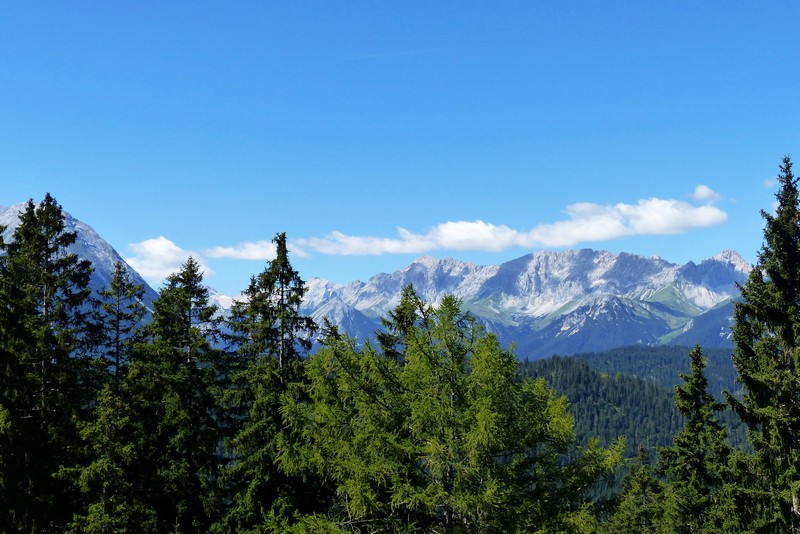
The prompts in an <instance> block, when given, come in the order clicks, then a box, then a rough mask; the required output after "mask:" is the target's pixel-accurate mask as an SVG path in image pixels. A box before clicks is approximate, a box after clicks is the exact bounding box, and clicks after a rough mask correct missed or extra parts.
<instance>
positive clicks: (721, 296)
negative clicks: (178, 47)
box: [0, 204, 751, 359]
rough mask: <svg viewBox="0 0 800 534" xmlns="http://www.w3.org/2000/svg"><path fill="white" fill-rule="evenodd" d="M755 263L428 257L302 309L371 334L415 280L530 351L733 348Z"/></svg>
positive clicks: (104, 253) (106, 273)
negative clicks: (736, 305)
mask: <svg viewBox="0 0 800 534" xmlns="http://www.w3.org/2000/svg"><path fill="white" fill-rule="evenodd" d="M22 209H24V204H17V205H15V206H11V207H8V208H4V207H0V225H5V226H7V229H6V230H5V232H4V234H3V236H4V238H5V239H6V241H9V240H10V239H11V234H12V232H13V229H14V227H15V226H16V224H17V213H19V211H20V210H22ZM64 213H65V222H66V227H67V230H69V231H75V232H77V234H78V239H77V241H76V243H75V244H74V245H73V246H72V249H71V252H74V253H76V254H78V256H80V257H81V258H85V259H88V260H90V261H91V262H92V263H93V265H94V268H95V272H94V275H93V279H92V287H93V288H95V289H102V288H104V287H105V286H106V284H107V283H108V281H109V280H110V279H111V273H112V272H113V266H114V263H115V262H116V261H123V260H122V258H121V257H120V255H119V254H118V253H117V252H116V251H115V250H114V248H113V247H112V246H111V245H109V244H108V243H107V242H106V241H105V240H103V239H102V238H101V237H100V236H99V235H98V234H97V233H96V232H95V231H94V230H93V229H92V228H91V227H89V226H88V225H86V224H84V223H82V222H81V221H79V220H77V219H75V218H74V217H72V216H71V215H69V214H68V213H66V212H64ZM750 269H751V267H750V265H748V264H747V262H745V261H744V260H743V259H742V257H741V256H740V255H739V254H737V253H736V252H734V251H730V250H726V251H723V252H722V253H720V254H718V255H716V256H714V257H712V258H709V259H706V260H704V261H702V262H701V263H700V264H695V263H693V262H689V263H687V264H685V265H677V264H674V263H670V262H668V261H666V260H663V259H661V258H658V257H643V256H637V255H634V254H627V253H621V254H612V253H610V252H606V251H597V250H591V249H582V250H566V251H560V252H549V251H546V252H536V253H533V254H528V255H525V256H522V257H520V258H517V259H515V260H511V261H508V262H506V263H503V264H500V265H476V264H473V263H467V262H462V261H459V260H455V259H452V258H446V259H436V258H433V257H430V256H423V257H421V258H419V259H417V260H416V261H414V262H413V263H412V264H411V265H409V266H408V267H406V268H404V269H402V270H399V271H396V272H394V273H388V274H387V273H380V274H376V275H375V276H373V277H371V278H370V279H369V280H367V281H366V282H361V281H354V282H352V283H349V284H343V285H341V284H334V283H332V282H330V281H327V280H324V279H320V278H314V279H311V280H309V281H308V282H307V287H308V292H307V294H306V298H305V301H304V303H303V307H302V310H301V311H302V312H303V313H304V314H307V315H310V316H312V317H313V318H314V319H315V320H316V321H317V322H318V323H321V322H322V319H323V318H324V317H327V318H329V319H330V320H331V321H333V322H334V323H335V324H337V325H339V327H340V329H341V330H343V331H346V332H347V333H349V334H350V335H352V336H354V337H356V338H358V339H359V340H362V341H364V340H367V339H370V338H372V337H373V335H374V332H375V330H376V329H378V328H379V327H380V319H381V318H382V317H386V316H387V314H388V312H389V311H390V310H392V309H393V308H394V307H395V306H396V305H397V304H398V302H399V300H400V295H401V292H402V289H403V287H404V286H406V285H408V284H413V286H414V288H415V290H416V291H417V293H418V294H419V295H420V297H422V298H423V299H424V300H425V301H427V302H429V303H431V304H437V303H439V302H440V301H441V299H442V297H443V296H444V295H445V294H453V295H455V296H456V297H458V298H459V299H461V301H462V303H463V307H464V308H465V309H468V310H470V311H471V312H472V313H473V314H474V315H475V316H476V317H477V318H478V319H479V320H480V321H482V322H483V323H484V324H485V325H486V328H487V329H489V330H490V331H492V332H495V333H497V335H498V337H499V338H500V339H501V341H502V342H503V343H505V344H510V343H514V345H515V346H516V354H517V355H518V356H519V357H520V358H531V359H536V358H542V357H547V356H550V355H552V354H562V355H566V354H574V353H578V352H589V351H603V350H608V349H611V348H615V347H622V346H628V345H644V346H655V345H666V344H673V345H694V344H695V343H700V344H701V345H702V346H703V347H707V348H714V347H728V346H732V340H731V332H730V326H731V324H732V310H733V302H734V300H735V299H736V298H737V297H738V295H739V291H738V289H737V286H736V284H737V283H743V282H744V281H745V280H746V278H747V275H748V273H749V272H750ZM130 271H131V275H132V276H133V279H134V281H135V282H136V283H139V284H143V285H144V286H145V288H146V292H147V293H146V301H147V302H148V303H149V302H150V301H152V300H153V299H154V298H156V296H157V293H156V292H155V291H154V290H153V289H152V288H150V286H148V285H147V283H146V282H145V281H144V279H142V277H141V276H139V275H138V274H137V273H136V272H135V271H134V270H133V269H130ZM214 300H215V301H216V302H217V303H219V304H222V305H223V307H224V305H225V304H226V303H229V302H230V298H227V297H225V296H224V295H216V297H215V299H214Z"/></svg>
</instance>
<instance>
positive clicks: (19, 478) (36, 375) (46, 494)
mask: <svg viewBox="0 0 800 534" xmlns="http://www.w3.org/2000/svg"><path fill="white" fill-rule="evenodd" d="M19 218H20V222H19V225H18V226H17V228H16V229H15V230H14V233H13V236H12V240H11V242H10V243H7V244H4V245H3V250H2V252H4V253H5V257H4V258H3V261H2V263H1V264H0V269H1V270H0V310H2V311H1V312H0V313H1V314H2V324H3V326H2V327H0V328H1V329H2V339H0V343H2V345H3V346H2V348H0V355H1V356H0V357H2V358H3V359H4V360H5V364H4V366H3V368H4V370H3V374H4V378H6V379H7V380H9V383H8V384H5V386H7V387H8V389H4V393H3V404H4V410H3V412H4V414H5V415H4V417H5V418H6V421H7V424H6V427H7V428H8V429H9V430H8V431H10V432H12V433H13V435H14V451H13V453H12V454H11V457H10V458H4V463H6V462H7V463H8V464H9V465H13V467H12V468H11V469H9V471H8V472H7V474H5V475H4V476H5V477H7V480H6V484H7V485H8V487H9V490H8V491H7V493H6V495H5V498H6V499H7V500H6V502H4V503H2V506H0V508H3V509H4V514H6V518H7V520H6V522H7V524H11V525H12V526H11V527H10V528H9V529H10V530H29V531H30V530H52V529H56V528H57V525H61V524H63V523H64V522H65V521H66V519H68V518H70V517H71V515H72V510H73V509H75V508H76V507H77V506H78V494H77V492H75V491H74V490H73V488H72V487H71V486H70V485H69V484H67V483H66V482H65V481H61V480H60V479H57V478H55V477H54V476H53V475H54V474H55V473H56V472H57V471H58V469H59V467H60V466H62V465H74V464H75V463H77V462H78V461H79V458H80V453H81V443H80V437H79V436H78V430H77V425H76V423H77V422H78V421H81V420H86V419H87V417H88V413H89V409H90V406H91V403H92V401H93V399H94V397H95V396H96V388H97V386H98V376H97V374H96V372H95V367H94V365H93V354H92V352H91V345H90V342H89V339H90V337H91V336H90V330H91V328H90V325H91V321H90V320H89V315H90V313H91V302H90V289H89V278H90V275H91V272H92V268H91V265H90V264H89V262H88V261H85V260H80V259H78V257H77V256H76V255H75V254H71V253H69V251H68V247H69V246H70V245H72V244H73V243H74V242H75V240H76V233H75V232H68V231H67V230H66V225H65V215H64V213H63V211H62V209H61V206H60V205H59V204H58V203H57V202H56V200H55V199H54V198H53V197H52V196H50V194H47V195H45V198H44V200H43V201H42V202H40V203H39V204H35V203H34V202H33V201H32V200H31V201H29V202H28V203H27V205H26V206H25V209H24V210H23V211H22V212H21V213H20V214H19ZM12 381H13V383H12Z"/></svg>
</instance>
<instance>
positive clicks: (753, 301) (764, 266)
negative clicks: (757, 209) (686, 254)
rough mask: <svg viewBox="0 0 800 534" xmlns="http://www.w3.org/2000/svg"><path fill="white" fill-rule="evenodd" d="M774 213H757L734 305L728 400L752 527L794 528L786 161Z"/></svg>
mask: <svg viewBox="0 0 800 534" xmlns="http://www.w3.org/2000/svg"><path fill="white" fill-rule="evenodd" d="M778 182H779V185H780V189H779V191H778V193H777V194H776V198H777V201H778V202H777V209H776V211H775V213H774V214H770V213H767V212H766V211H762V212H761V215H762V217H763V218H764V220H765V227H764V243H763V245H762V247H761V251H760V252H759V255H758V262H757V264H756V265H755V268H754V269H753V270H752V271H751V273H750V275H749V278H748V279H747V282H746V283H745V284H744V286H742V287H741V293H742V300H741V302H738V303H736V305H735V307H734V319H735V325H734V329H733V334H734V343H735V353H734V356H733V361H734V364H735V366H736V369H737V371H738V373H739V381H740V382H741V384H742V386H743V390H744V393H743V396H742V399H741V401H739V400H737V399H736V398H735V397H733V396H730V395H729V396H728V400H729V402H730V403H731V405H732V407H733V408H734V409H735V410H736V411H737V412H738V413H739V415H740V416H741V418H742V420H743V421H744V422H745V423H746V424H747V425H748V427H749V430H750V432H749V434H750V440H751V442H752V445H753V449H754V451H755V457H754V461H753V462H752V465H753V468H754V469H755V470H756V473H755V479H757V480H761V481H762V484H761V485H760V487H756V488H751V489H749V491H750V499H751V500H752V501H755V502H758V503H759V505H760V510H759V512H758V513H757V517H755V518H753V528H760V529H766V530H773V531H783V532H798V530H800V441H798V440H799V439H800V369H799V368H798V366H799V365H800V350H799V349H800V347H798V340H800V211H799V210H798V190H797V179H796V178H795V177H794V175H793V174H792V162H791V160H790V159H789V157H788V156H787V157H785V158H784V159H783V164H782V165H781V167H780V174H779V175H778Z"/></svg>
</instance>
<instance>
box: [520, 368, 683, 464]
mask: <svg viewBox="0 0 800 534" xmlns="http://www.w3.org/2000/svg"><path fill="white" fill-rule="evenodd" d="M684 357H685V356H684ZM521 374H522V376H523V377H524V378H529V377H530V378H544V379H545V380H547V382H548V383H549V384H550V386H551V387H552V388H553V389H555V390H556V391H557V392H558V393H559V394H561V395H564V396H565V397H567V398H568V399H569V401H570V405H569V411H570V413H571V414H572V416H573V417H574V419H575V433H576V435H577V437H578V440H579V442H580V443H588V442H589V440H591V439H592V438H595V437H596V438H598V439H599V440H600V443H601V444H602V445H605V446H608V445H609V444H611V443H613V442H614V440H616V439H617V438H618V437H619V436H624V437H625V443H626V451H625V455H626V457H633V456H635V455H636V451H637V447H638V445H639V444H640V443H641V444H645V445H646V447H647V448H648V450H655V448H656V447H663V446H666V445H669V444H670V443H671V442H672V437H673V436H674V435H675V434H676V433H677V432H678V430H680V428H681V427H682V425H683V418H682V417H681V415H680V413H679V412H678V410H677V409H676V408H675V405H674V400H673V395H672V393H671V392H670V391H669V390H668V389H667V388H665V387H662V386H661V385H659V384H656V383H654V382H653V381H650V380H642V379H640V378H636V377H633V376H628V375H625V374H622V373H619V372H617V373H615V374H607V373H601V372H599V371H596V370H594V369H592V368H591V367H589V365H588V364H587V363H586V362H585V361H584V360H582V359H580V358H578V357H569V358H561V357H558V356H554V357H553V358H548V359H545V360H536V361H533V362H527V361H526V362H523V364H522V368H521Z"/></svg>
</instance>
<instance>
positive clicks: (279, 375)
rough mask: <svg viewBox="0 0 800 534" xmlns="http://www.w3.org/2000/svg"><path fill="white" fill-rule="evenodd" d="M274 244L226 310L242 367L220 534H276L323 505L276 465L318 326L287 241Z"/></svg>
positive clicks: (279, 238)
mask: <svg viewBox="0 0 800 534" xmlns="http://www.w3.org/2000/svg"><path fill="white" fill-rule="evenodd" d="M273 243H275V246H276V256H275V259H274V260H272V261H270V262H268V264H267V266H266V268H265V269H264V271H263V272H261V273H260V274H258V275H257V276H253V277H252V278H251V280H250V285H249V287H248V288H247V289H246V290H245V291H244V293H243V295H242V299H241V300H238V301H236V302H235V303H234V305H233V308H232V310H231V319H230V323H229V324H230V328H231V330H232V331H233V340H234V343H235V345H236V347H237V353H238V357H239V366H240V368H239V369H238V371H237V372H236V373H235V375H234V377H233V384H232V387H231V389H230V391H229V392H228V394H227V405H228V406H229V407H230V408H232V409H234V410H236V409H237V407H238V409H239V412H238V413H236V412H234V415H238V419H239V422H240V425H239V428H237V429H236V431H235V433H234V434H235V435H233V436H231V439H230V440H229V446H230V449H231V451H232V452H233V455H234V460H233V462H232V463H231V465H230V468H229V469H228V471H227V473H226V483H227V484H228V485H229V490H230V491H231V494H232V498H231V503H230V509H229V511H228V513H227V516H226V517H225V520H224V522H223V525H224V526H222V527H221V528H223V529H224V530H236V531H245V530H250V529H253V530H258V529H264V528H267V526H270V528H272V529H277V528H278V526H279V525H280V524H281V521H282V520H283V519H288V518H290V517H291V514H292V512H293V511H295V510H301V511H308V510H309V509H314V507H315V506H317V505H318V504H319V502H318V501H320V500H321V499H320V496H319V491H320V488H318V487H317V486H316V485H315V483H314V480H313V478H312V479H310V480H303V479H301V478H300V477H291V476H288V475H286V474H285V473H284V472H282V471H281V470H280V469H279V466H278V461H277V460H278V454H279V450H278V447H279V443H280V441H281V440H287V439H291V438H290V437H289V436H287V434H286V428H285V425H284V423H283V419H282V417H281V414H280V400H281V396H282V394H283V393H284V392H285V391H286V389H287V387H289V385H290V384H292V383H295V382H298V381H300V380H302V375H303V372H302V371H303V365H302V361H301V357H302V356H304V355H305V354H306V352H307V351H308V350H309V349H310V348H311V336H312V335H313V334H314V333H315V332H316V329H317V327H316V324H315V323H314V321H313V320H312V319H311V318H310V317H307V316H303V315H301V314H300V304H301V303H302V299H303V295H304V294H305V292H306V288H305V282H304V281H303V280H302V279H301V278H300V276H299V274H298V273H297V271H296V270H295V269H294V268H293V267H292V265H291V263H290V261H289V256H288V248H287V246H286V234H284V233H280V234H278V235H276V236H275V238H274V239H273Z"/></svg>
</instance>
